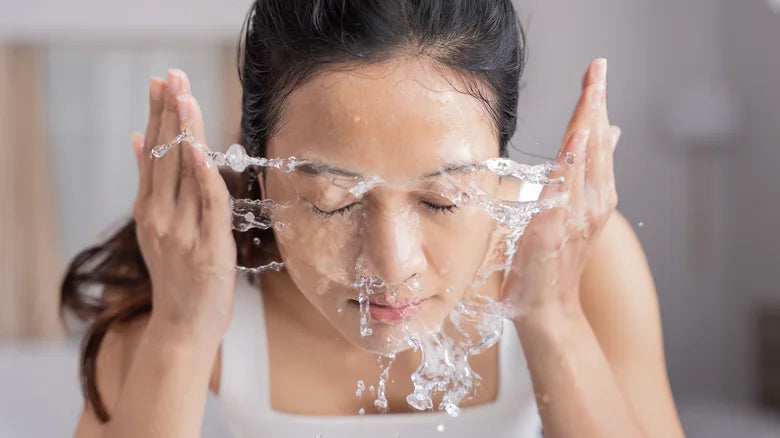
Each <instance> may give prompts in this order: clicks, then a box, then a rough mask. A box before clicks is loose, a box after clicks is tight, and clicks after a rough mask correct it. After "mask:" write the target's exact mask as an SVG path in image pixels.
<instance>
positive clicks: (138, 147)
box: [130, 132, 144, 159]
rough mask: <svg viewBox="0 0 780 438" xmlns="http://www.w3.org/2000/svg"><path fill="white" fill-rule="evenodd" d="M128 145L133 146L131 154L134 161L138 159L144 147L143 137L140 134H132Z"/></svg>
mask: <svg viewBox="0 0 780 438" xmlns="http://www.w3.org/2000/svg"><path fill="white" fill-rule="evenodd" d="M130 144H131V145H132V146H133V154H134V155H135V157H136V159H137V158H139V157H140V155H141V151H142V150H143V147H144V135H143V134H141V133H140V132H133V135H132V136H131V137H130Z"/></svg>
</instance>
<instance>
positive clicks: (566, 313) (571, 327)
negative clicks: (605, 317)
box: [513, 302, 590, 344]
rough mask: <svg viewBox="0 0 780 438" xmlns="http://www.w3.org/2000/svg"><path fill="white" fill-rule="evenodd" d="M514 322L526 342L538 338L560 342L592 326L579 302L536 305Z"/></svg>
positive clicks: (522, 339) (518, 332)
mask: <svg viewBox="0 0 780 438" xmlns="http://www.w3.org/2000/svg"><path fill="white" fill-rule="evenodd" d="M513 323H514V326H515V329H516V330H517V334H518V335H519V337H520V339H521V341H522V342H523V343H524V344H525V343H526V342H527V341H530V340H531V339H538V338H543V339H545V340H547V341H554V342H560V341H563V340H564V339H565V338H566V337H568V336H569V335H571V334H572V333H581V332H582V329H583V328H584V327H590V325H589V323H588V320H587V318H586V317H585V313H584V312H583V310H582V307H581V306H580V304H579V302H577V303H573V304H571V305H565V304H563V303H556V304H547V305H544V306H540V307H536V308H534V309H531V310H529V311H527V312H524V313H522V314H521V315H518V316H517V317H515V318H514V319H513Z"/></svg>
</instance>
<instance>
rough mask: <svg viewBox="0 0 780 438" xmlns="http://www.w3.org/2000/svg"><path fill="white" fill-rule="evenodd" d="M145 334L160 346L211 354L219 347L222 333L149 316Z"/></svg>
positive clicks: (191, 352)
mask: <svg viewBox="0 0 780 438" xmlns="http://www.w3.org/2000/svg"><path fill="white" fill-rule="evenodd" d="M145 336H146V337H147V339H148V340H149V341H150V342H153V343H155V344H157V345H159V346H161V347H165V348H172V349H175V350H176V351H181V352H185V353H189V354H198V353H203V354H212V353H213V352H215V351H216V350H217V349H218V348H219V344H220V342H222V336H223V333H216V332H212V331H210V330H198V329H197V327H196V326H188V325H181V324H174V323H171V322H170V321H167V320H165V319H164V318H160V317H156V316H155V314H154V312H152V316H151V317H150V318H149V324H148V325H147V327H146V331H145Z"/></svg>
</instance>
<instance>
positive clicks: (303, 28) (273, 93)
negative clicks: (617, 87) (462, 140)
mask: <svg viewBox="0 0 780 438" xmlns="http://www.w3.org/2000/svg"><path fill="white" fill-rule="evenodd" d="M398 56H416V57H421V58H426V59H430V60H431V61H434V65H436V66H437V68H440V69H447V70H448V72H450V73H453V74H454V75H455V77H457V79H458V81H457V82H458V83H459V84H460V85H463V86H465V90H461V91H464V92H467V93H469V94H471V95H472V96H474V97H475V98H477V99H479V100H480V101H481V102H482V103H483V104H484V107H485V109H486V110H487V111H488V113H489V114H490V116H491V119H492V121H493V122H494V125H495V129H496V134H497V136H496V137H497V138H498V140H499V152H500V154H501V155H502V156H506V154H507V146H508V144H509V139H510V138H511V137H512V135H513V134H514V132H515V127H516V122H517V120H516V119H517V101H518V94H519V86H520V78H521V76H522V73H523V69H524V66H525V35H524V33H523V29H522V26H521V25H520V23H519V21H518V19H517V16H516V14H515V11H514V8H513V6H512V3H511V0H256V1H255V2H254V4H253V6H252V8H251V9H250V11H249V13H248V14H247V16H246V19H245V21H244V23H243V26H242V29H241V39H240V42H239V47H238V71H239V78H240V80H241V84H242V86H243V96H242V118H241V138H240V142H241V144H243V145H244V146H245V147H246V149H247V151H248V152H249V154H250V155H253V156H265V154H266V145H267V143H268V139H269V138H270V137H272V136H273V135H274V133H275V132H276V130H278V128H279V126H280V122H281V121H282V118H283V109H284V103H285V99H286V97H287V96H288V95H289V94H290V93H291V92H292V91H293V90H294V89H295V88H296V87H298V86H300V85H301V84H303V83H304V82H305V81H306V80H309V79H311V78H312V77H313V76H314V75H315V74H317V73H319V72H322V71H325V70H326V69H328V68H345V67H346V68H349V66H355V65H361V64H365V63H374V62H381V61H384V60H388V59H393V58H394V57H398ZM453 85H454V84H453ZM456 88H457V87H456ZM483 90H487V91H483ZM223 177H225V179H226V181H227V182H228V185H229V187H230V189H231V193H233V194H234V196H237V197H238V196H240V197H249V198H255V199H259V198H260V193H259V186H258V184H257V182H256V181H248V180H246V179H242V177H236V176H234V175H229V174H227V173H226V174H223ZM234 237H235V238H236V243H237V246H238V248H239V253H238V260H237V262H238V263H239V264H242V265H253V264H256V263H258V262H262V261H264V259H267V258H269V257H272V255H273V254H274V253H275V245H273V232H272V231H271V230H266V231H262V232H261V231H257V230H252V232H247V233H234ZM254 237H260V238H261V240H262V241H263V242H264V246H263V248H262V251H256V250H255V249H256V248H255V247H254V246H253V245H252V239H254ZM93 285H102V286H104V291H105V292H104V293H103V294H102V295H98V296H95V295H94V294H93V293H90V292H91V291H90V290H89V286H93ZM61 300H62V302H61V309H62V310H65V309H68V310H71V311H73V312H74V313H75V315H76V316H78V317H80V318H81V319H83V320H86V321H90V322H91V324H90V326H89V329H88V331H87V332H86V333H85V335H84V339H83V343H82V352H81V373H80V375H81V386H82V390H83V392H84V394H85V397H87V399H88V400H89V402H90V403H91V405H92V406H93V408H94V410H95V412H96V414H97V416H98V418H99V419H100V420H101V421H108V419H109V414H108V412H107V409H106V407H105V405H104V404H103V402H102V400H101V397H100V394H99V392H98V388H97V385H96V382H95V364H96V360H97V353H98V350H99V348H100V345H101V342H102V340H103V338H104V336H105V335H106V333H107V332H108V330H109V328H111V327H112V326H114V325H115V324H118V323H122V322H127V321H130V320H132V319H134V318H136V317H138V316H140V315H143V314H146V313H149V312H150V311H151V307H152V298H151V287H150V280H149V273H148V271H147V269H146V266H145V264H144V261H143V257H142V255H141V251H140V249H139V247H138V243H137V240H136V234H135V222H134V221H133V220H132V219H131V220H130V221H128V223H127V224H125V225H124V226H123V227H122V228H121V229H119V231H117V232H115V234H113V235H112V236H111V237H109V238H108V239H107V240H106V241H104V242H102V243H100V244H98V245H96V246H93V247H91V248H88V249H86V250H84V251H83V252H81V253H80V254H78V255H77V256H76V257H75V258H74V260H73V261H72V262H71V264H70V266H69V268H68V270H67V273H66V275H65V278H64V280H63V283H62V291H61Z"/></svg>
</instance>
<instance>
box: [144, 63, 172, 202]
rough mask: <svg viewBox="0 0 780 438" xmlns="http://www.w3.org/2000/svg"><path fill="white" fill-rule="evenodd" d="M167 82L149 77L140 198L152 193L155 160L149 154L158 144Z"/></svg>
mask: <svg viewBox="0 0 780 438" xmlns="http://www.w3.org/2000/svg"><path fill="white" fill-rule="evenodd" d="M166 87H167V84H166V83H165V80H163V79H162V78H158V77H156V76H152V77H151V78H149V120H148V121H147V123H146V135H144V142H143V149H142V151H141V156H140V157H139V162H140V163H139V166H138V196H139V199H147V198H149V196H150V195H151V193H152V169H153V168H154V162H153V160H152V159H151V158H150V156H149V154H150V153H151V151H152V148H153V147H154V146H155V145H156V142H157V136H158V134H159V132H160V125H161V123H162V112H163V106H164V103H165V101H164V96H163V95H164V93H165V89H166Z"/></svg>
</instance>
